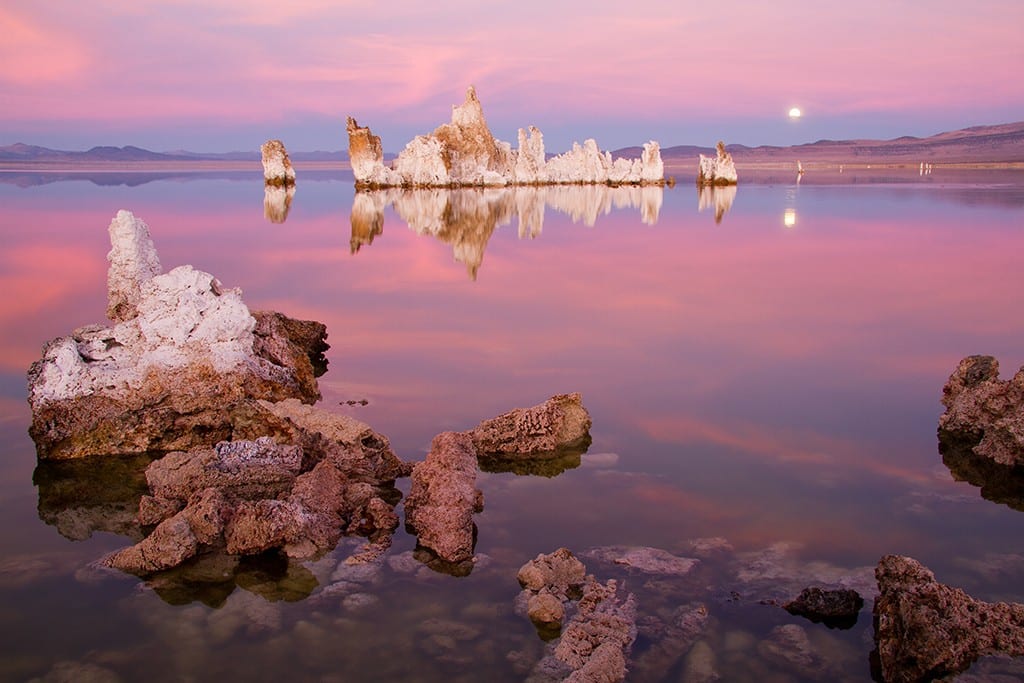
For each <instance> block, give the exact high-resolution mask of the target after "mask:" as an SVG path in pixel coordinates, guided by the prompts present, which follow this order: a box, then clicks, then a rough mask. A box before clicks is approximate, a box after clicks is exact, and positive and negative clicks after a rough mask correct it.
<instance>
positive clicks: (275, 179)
mask: <svg viewBox="0 0 1024 683" xmlns="http://www.w3.org/2000/svg"><path fill="white" fill-rule="evenodd" d="M260 152H262V153H263V181H264V182H265V183H266V184H267V185H294V184H295V169H294V168H293V167H292V162H291V159H289V158H288V151H287V150H286V149H285V148H284V143H283V142H281V141H280V140H267V141H266V142H264V143H263V144H262V145H261V146H260Z"/></svg>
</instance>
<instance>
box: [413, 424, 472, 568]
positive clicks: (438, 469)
mask: <svg viewBox="0 0 1024 683" xmlns="http://www.w3.org/2000/svg"><path fill="white" fill-rule="evenodd" d="M476 472H477V460H476V449H475V448H474V446H473V440H472V439H471V438H470V437H469V436H468V435H467V434H464V433H459V432H442V433H441V434H438V435H437V436H435V437H434V440H433V441H432V442H431V444H430V452H429V453H428V454H427V457H426V460H424V461H423V462H418V463H416V464H415V465H414V466H413V469H412V487H411V488H410V491H409V496H408V497H407V498H406V500H405V522H406V526H408V527H409V529H410V531H411V532H412V533H414V534H416V537H417V542H418V543H419V544H420V545H421V546H424V547H426V548H429V549H430V550H432V551H433V552H434V553H436V554H437V556H438V557H440V558H441V559H442V560H445V561H446V562H454V563H457V562H462V561H465V560H469V559H471V558H472V557H473V546H474V542H475V539H474V524H473V514H474V513H477V512H481V511H483V508H484V501H483V493H482V492H481V491H480V490H479V489H477V488H476Z"/></svg>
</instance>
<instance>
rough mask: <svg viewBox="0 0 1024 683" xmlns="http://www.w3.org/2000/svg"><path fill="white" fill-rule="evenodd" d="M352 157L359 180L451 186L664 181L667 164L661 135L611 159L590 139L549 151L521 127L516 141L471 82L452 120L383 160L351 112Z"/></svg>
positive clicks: (366, 183)
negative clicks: (498, 125)
mask: <svg viewBox="0 0 1024 683" xmlns="http://www.w3.org/2000/svg"><path fill="white" fill-rule="evenodd" d="M347 129H348V136H349V161H350V163H351V165H352V173H353V175H355V179H356V186H357V187H399V186H405V187H453V186H462V185H476V186H502V185H546V184H610V185H622V184H634V185H644V184H662V183H664V180H665V178H664V176H665V167H664V164H663V163H662V160H661V151H660V147H659V146H658V143H657V142H654V141H650V142H647V143H645V144H644V151H643V153H642V154H641V157H640V158H639V159H615V160H613V159H612V156H611V154H610V153H609V152H601V150H600V149H599V148H598V146H597V143H596V142H595V141H594V140H593V139H588V140H586V141H584V143H583V145H579V144H577V143H574V144H573V147H572V149H571V150H569V151H568V152H566V153H564V154H561V155H559V156H556V157H553V158H551V159H547V157H546V155H545V152H544V136H543V135H542V134H541V132H540V131H539V130H538V129H537V128H535V127H533V126H531V127H530V128H529V129H528V130H527V131H524V130H523V129H520V130H519V136H518V143H519V149H517V150H513V149H512V146H511V145H510V144H509V143H507V142H503V141H501V140H496V139H495V138H494V136H493V135H492V134H491V131H490V129H489V128H488V126H487V121H486V120H485V119H484V114H483V108H482V106H481V105H480V100H479V99H478V98H477V95H476V90H474V88H473V86H470V87H469V88H468V89H467V91H466V99H465V101H464V102H463V103H462V104H461V105H457V106H454V107H452V120H451V123H446V124H443V125H441V126H439V127H438V128H437V129H435V130H434V132H433V133H431V134H430V135H418V136H416V137H415V138H413V140H412V141H410V142H409V144H407V145H406V146H405V148H404V149H403V150H402V151H401V152H400V153H399V154H398V157H397V158H396V159H395V161H394V163H393V165H392V166H391V167H390V168H388V167H386V166H385V165H384V154H383V148H382V146H381V142H380V138H379V137H378V136H376V135H373V133H371V132H370V129H369V128H367V127H361V126H359V124H358V123H356V121H355V119H353V118H352V117H349V119H348V125H347Z"/></svg>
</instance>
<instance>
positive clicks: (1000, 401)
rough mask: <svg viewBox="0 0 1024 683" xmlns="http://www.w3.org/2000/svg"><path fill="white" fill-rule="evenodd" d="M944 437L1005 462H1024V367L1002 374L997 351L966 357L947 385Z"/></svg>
mask: <svg viewBox="0 0 1024 683" xmlns="http://www.w3.org/2000/svg"><path fill="white" fill-rule="evenodd" d="M942 405H944V406H945V407H946V412H944V413H943V414H942V416H941V417H940V418H939V438H940V440H941V441H942V442H943V443H945V444H949V445H951V446H960V447H962V448H964V449H965V450H970V451H972V452H973V453H974V454H975V455H977V456H978V457H979V458H983V459H986V460H990V461H992V462H993V463H996V464H998V465H1003V466H1005V467H1012V468H1019V467H1022V466H1024V367H1022V368H1021V369H1020V370H1018V371H1017V374H1016V375H1014V376H1013V378H1012V379H1010V380H1006V381H1004V380H1001V379H999V362H998V361H997V360H996V359H995V358H993V357H992V356H968V357H967V358H964V359H963V360H961V361H960V364H959V365H958V366H957V368H956V370H955V371H954V372H953V374H952V375H950V377H949V380H948V381H947V382H946V385H945V386H944V387H943V388H942Z"/></svg>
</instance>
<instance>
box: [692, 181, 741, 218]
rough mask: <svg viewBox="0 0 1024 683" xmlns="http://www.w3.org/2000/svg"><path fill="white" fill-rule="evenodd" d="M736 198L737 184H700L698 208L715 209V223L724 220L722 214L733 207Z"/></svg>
mask: <svg viewBox="0 0 1024 683" xmlns="http://www.w3.org/2000/svg"><path fill="white" fill-rule="evenodd" d="M735 199H736V186H735V185H698V186H697V210H698V211H703V210H704V209H710V208H712V207H714V209H715V223H721V222H722V216H724V215H725V212H726V211H728V210H729V209H731V208H732V203H733V201H734V200H735Z"/></svg>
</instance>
